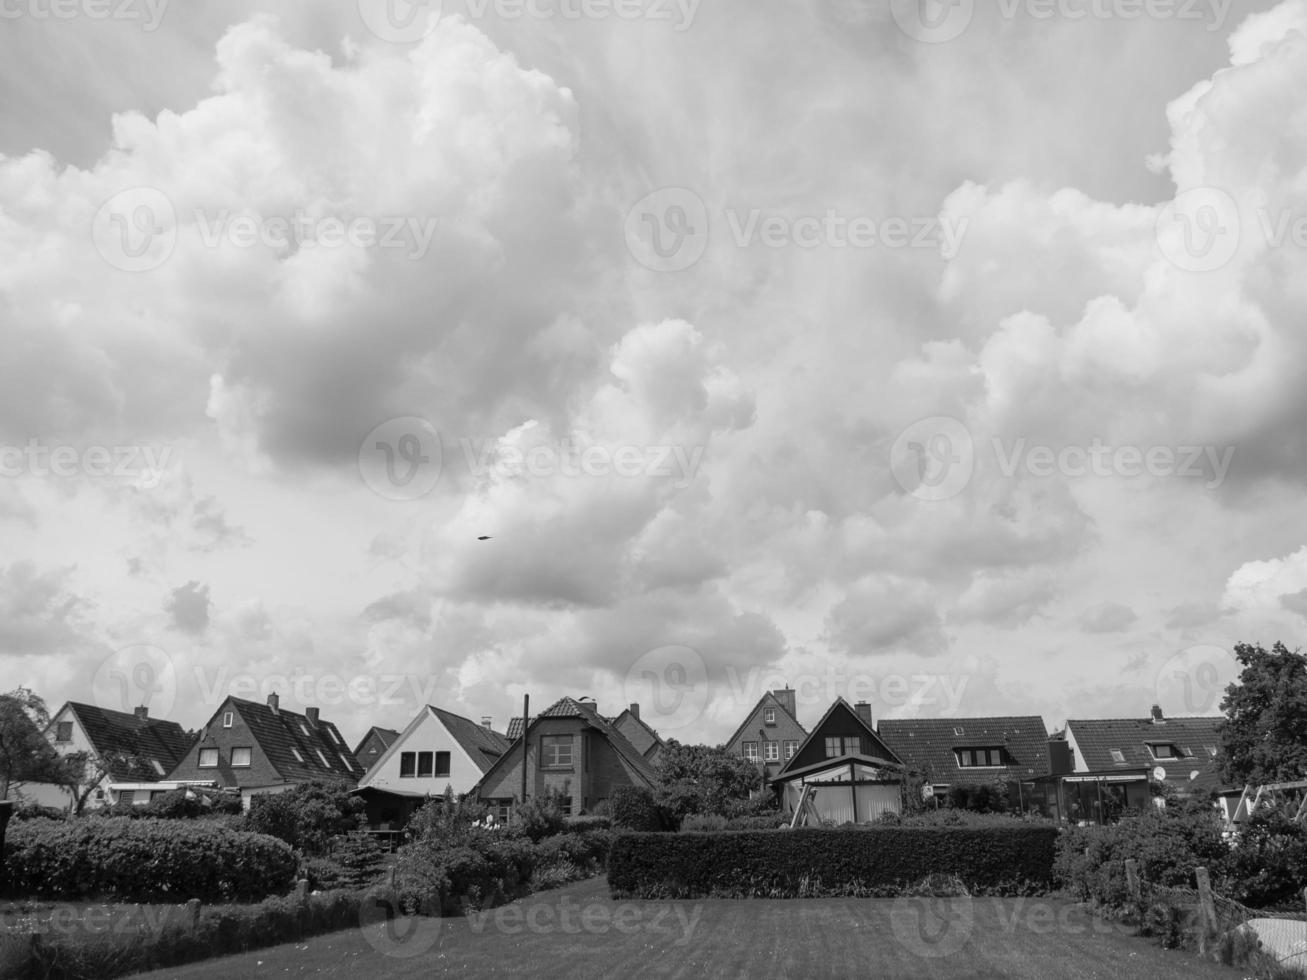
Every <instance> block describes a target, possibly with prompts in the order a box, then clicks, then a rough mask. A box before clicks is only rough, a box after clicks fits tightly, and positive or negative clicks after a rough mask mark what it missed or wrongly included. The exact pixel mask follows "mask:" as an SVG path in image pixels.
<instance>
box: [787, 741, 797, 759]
mask: <svg viewBox="0 0 1307 980" xmlns="http://www.w3.org/2000/svg"><path fill="white" fill-rule="evenodd" d="M798 751H799V743H798V740H797V739H792V738H787V739H786V740H785V758H787V759H793V758H794V753H796V752H798Z"/></svg>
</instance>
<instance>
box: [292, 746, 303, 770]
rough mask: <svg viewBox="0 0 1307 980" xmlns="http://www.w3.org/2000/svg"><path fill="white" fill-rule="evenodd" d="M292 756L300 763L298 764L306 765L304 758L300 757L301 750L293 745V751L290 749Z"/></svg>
mask: <svg viewBox="0 0 1307 980" xmlns="http://www.w3.org/2000/svg"><path fill="white" fill-rule="evenodd" d="M290 754H291V755H293V756H294V757H295V761H296V762H298V763H300V764H301V765H303V763H304V756H302V755H300V750H299V749H297V748H295V746H293V745H292V746H291V749H290Z"/></svg>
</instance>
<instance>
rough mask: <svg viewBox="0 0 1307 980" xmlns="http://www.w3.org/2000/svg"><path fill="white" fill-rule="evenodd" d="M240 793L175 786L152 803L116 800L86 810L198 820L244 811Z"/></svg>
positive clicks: (96, 813) (100, 814)
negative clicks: (175, 787)
mask: <svg viewBox="0 0 1307 980" xmlns="http://www.w3.org/2000/svg"><path fill="white" fill-rule="evenodd" d="M242 812H243V810H242V807H241V798H240V794H238V793H222V792H217V791H215V790H211V789H198V790H189V791H188V790H186V789H173V790H169V791H168V792H167V793H164V794H162V795H161V796H159V797H158V798H156V799H153V800H151V801H150V802H149V803H145V804H142V805H140V806H138V805H136V804H135V803H122V802H118V803H114V804H113V805H112V806H102V807H97V808H96V809H94V810H90V811H88V812H87V815H88V816H92V817H130V818H132V819H133V820H140V819H142V818H155V819H159V820H199V819H209V818H211V817H217V816H223V815H228V814H237V815H239V814H241V813H242Z"/></svg>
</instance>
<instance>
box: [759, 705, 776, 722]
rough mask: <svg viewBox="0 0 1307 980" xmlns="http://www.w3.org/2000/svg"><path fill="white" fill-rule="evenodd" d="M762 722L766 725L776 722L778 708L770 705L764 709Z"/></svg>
mask: <svg viewBox="0 0 1307 980" xmlns="http://www.w3.org/2000/svg"><path fill="white" fill-rule="evenodd" d="M762 723H763V724H764V725H774V724H776V709H775V708H773V707H771V706H770V705H769V706H767V707H766V708H763V709H762Z"/></svg>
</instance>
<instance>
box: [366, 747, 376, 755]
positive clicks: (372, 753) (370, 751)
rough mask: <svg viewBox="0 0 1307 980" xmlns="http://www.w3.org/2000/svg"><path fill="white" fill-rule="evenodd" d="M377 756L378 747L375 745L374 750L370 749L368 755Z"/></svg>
mask: <svg viewBox="0 0 1307 980" xmlns="http://www.w3.org/2000/svg"><path fill="white" fill-rule="evenodd" d="M376 754H377V747H376V746H375V745H374V746H372V748H370V749H368V755H376Z"/></svg>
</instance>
